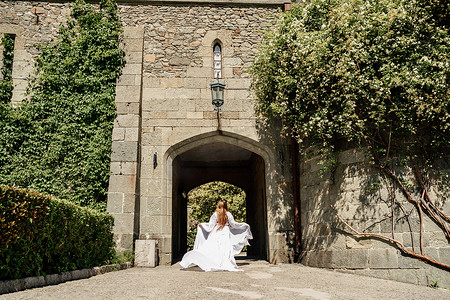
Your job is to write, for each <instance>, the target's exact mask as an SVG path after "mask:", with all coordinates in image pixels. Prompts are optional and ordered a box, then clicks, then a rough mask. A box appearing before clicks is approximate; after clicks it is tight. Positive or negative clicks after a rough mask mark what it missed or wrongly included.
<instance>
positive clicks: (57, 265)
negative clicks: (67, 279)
mask: <svg viewBox="0 0 450 300" xmlns="http://www.w3.org/2000/svg"><path fill="white" fill-rule="evenodd" d="M113 223H114V219H113V217H112V216H111V215H108V214H106V213H100V212H98V211H96V210H92V209H89V208H85V207H79V206H77V205H75V204H73V203H71V202H69V201H65V200H60V199H57V198H55V197H52V196H49V195H43V194H40V193H38V192H34V191H31V190H28V189H19V188H13V187H8V186H3V185H0V279H3V280H4V279H15V278H23V277H27V276H38V275H45V274H53V273H61V272H65V271H70V270H76V269H82V268H89V267H94V266H98V265H102V264H104V263H106V262H109V261H110V260H111V259H112V258H113V256H114V253H115V250H114V245H115V244H114V241H113V234H112V226H113Z"/></svg>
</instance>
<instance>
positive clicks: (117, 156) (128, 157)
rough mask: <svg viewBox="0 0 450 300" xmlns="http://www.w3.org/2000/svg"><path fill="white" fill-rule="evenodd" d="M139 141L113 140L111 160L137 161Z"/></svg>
mask: <svg viewBox="0 0 450 300" xmlns="http://www.w3.org/2000/svg"><path fill="white" fill-rule="evenodd" d="M137 153H138V143H137V142H119V141H116V142H113V143H112V146H111V161H129V162H135V161H137V159H138V157H137Z"/></svg>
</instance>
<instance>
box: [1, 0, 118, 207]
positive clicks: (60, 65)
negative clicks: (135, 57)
mask: <svg viewBox="0 0 450 300" xmlns="http://www.w3.org/2000/svg"><path fill="white" fill-rule="evenodd" d="M121 32H122V27H121V22H120V20H119V18H118V15H117V5H116V3H115V1H113V0H102V1H100V2H99V5H98V6H93V5H90V4H86V3H85V2H84V1H83V0H78V1H75V3H74V4H73V5H72V11H71V14H70V17H69V18H68V20H67V22H66V23H65V24H62V25H61V26H60V28H59V35H58V37H57V39H56V40H55V41H53V42H50V43H48V44H44V45H40V48H41V54H40V56H39V57H38V58H37V59H36V64H37V67H36V75H35V80H34V82H32V84H31V86H30V93H29V101H24V102H23V103H22V104H21V105H20V106H19V107H18V108H14V107H12V106H11V105H10V104H9V103H8V104H5V105H4V106H2V108H1V114H2V118H1V120H0V123H1V124H0V131H1V132H0V154H1V155H0V156H1V157H0V183H3V184H8V185H16V186H22V187H28V188H33V189H36V190H39V191H41V192H44V193H49V194H54V195H57V196H58V197H61V198H64V199H69V200H71V201H74V202H75V203H78V204H81V205H88V206H91V207H96V208H101V209H103V208H105V207H106V203H105V200H106V193H107V188H108V180H109V163H110V152H111V132H112V128H113V121H114V118H115V102H114V96H115V86H116V80H117V78H118V76H119V75H120V73H121V70H122V67H123V65H124V53H123V51H122V50H120V48H119V37H120V34H121Z"/></svg>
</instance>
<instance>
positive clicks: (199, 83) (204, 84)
mask: <svg viewBox="0 0 450 300" xmlns="http://www.w3.org/2000/svg"><path fill="white" fill-rule="evenodd" d="M183 86H184V88H186V89H208V88H209V81H208V79H207V78H190V77H186V78H183Z"/></svg>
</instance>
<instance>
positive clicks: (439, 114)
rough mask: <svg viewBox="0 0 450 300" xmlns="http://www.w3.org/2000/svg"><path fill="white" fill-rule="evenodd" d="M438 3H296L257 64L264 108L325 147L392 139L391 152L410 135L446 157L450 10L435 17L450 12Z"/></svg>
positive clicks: (380, 147)
mask: <svg viewBox="0 0 450 300" xmlns="http://www.w3.org/2000/svg"><path fill="white" fill-rule="evenodd" d="M428 2H430V3H431V4H428ZM436 2H437V1H425V0H423V1H421V0H414V1H403V0H394V1H389V0H312V1H305V2H304V3H302V4H299V5H294V6H293V9H292V11H289V12H286V13H284V14H282V15H281V16H280V17H279V19H278V21H277V23H276V24H275V25H274V26H273V27H272V29H271V30H270V31H269V32H267V33H266V35H265V40H264V42H263V45H262V47H261V51H260V52H259V55H258V56H257V58H256V62H255V64H254V66H253V70H252V72H253V75H254V83H253V89H254V91H255V94H256V98H257V110H258V112H259V113H260V114H261V115H262V116H264V117H267V118H269V119H272V118H280V119H281V120H282V121H283V124H284V126H285V129H286V130H287V131H289V132H292V134H294V135H295V136H296V137H298V138H299V139H300V140H302V139H305V138H309V139H313V140H315V141H319V142H322V143H324V144H325V145H326V147H324V149H330V148H332V147H333V142H334V141H336V140H337V139H340V138H345V139H347V140H353V141H361V140H363V141H366V142H367V143H368V144H369V145H371V146H373V150H376V151H377V152H381V153H384V154H386V151H387V148H388V147H387V145H388V144H389V142H390V146H391V149H392V147H394V146H396V145H398V144H400V143H401V142H404V137H405V136H408V137H410V138H411V140H412V141H413V142H412V143H413V145H411V146H414V147H416V146H417V147H419V148H425V149H431V148H432V149H434V150H435V151H434V153H436V154H437V156H439V155H441V154H442V153H444V150H445V149H448V137H449V133H450V125H449V124H450V122H449V121H450V119H449V113H448V108H449V93H450V92H449V72H450V71H449V70H450V60H449V55H450V42H449V39H450V37H449V35H448V30H449V28H448V24H446V23H444V22H443V21H442V18H444V16H442V17H440V18H439V19H436V18H434V14H437V15H442V14H443V13H444V12H445V16H448V10H447V11H445V10H442V9H441V10H439V9H437V8H439V7H440V6H438V5H434V6H433V5H432V4H433V3H436ZM439 3H444V1H440V2H439ZM439 20H440V21H439ZM447 20H448V18H447ZM441 23H443V24H441ZM389 139H390V140H389ZM397 142H398V143H397ZM378 157H380V156H378Z"/></svg>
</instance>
